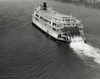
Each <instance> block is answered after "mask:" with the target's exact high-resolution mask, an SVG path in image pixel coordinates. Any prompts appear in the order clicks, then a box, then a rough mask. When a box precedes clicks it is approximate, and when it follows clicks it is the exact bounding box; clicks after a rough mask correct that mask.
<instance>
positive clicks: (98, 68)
mask: <svg viewBox="0 0 100 79" xmlns="http://www.w3.org/2000/svg"><path fill="white" fill-rule="evenodd" d="M44 1H46V2H47V3H48V6H52V7H54V10H56V11H58V12H61V13H63V14H72V15H73V16H75V17H77V18H78V19H80V20H81V21H82V23H83V25H84V32H85V37H86V40H87V43H86V44H84V43H83V42H82V41H81V42H79V41H78V40H79V39H80V38H79V37H75V38H74V39H72V40H75V41H76V42H74V41H73V42H72V43H71V44H70V45H67V44H65V43H63V42H59V41H56V40H53V39H52V38H51V37H49V36H48V35H46V34H44V33H43V32H42V31H41V30H39V29H38V28H36V26H35V25H32V24H31V22H32V20H31V18H32V17H31V13H32V8H33V7H35V5H36V4H40V3H42V2H44ZM99 30H100V10H98V9H92V8H89V7H85V6H83V5H75V4H71V3H69V4H68V3H64V2H63V1H57V0H56V1H53V0H52V1H50V0H17V1H15V0H0V79H100V31H99Z"/></svg>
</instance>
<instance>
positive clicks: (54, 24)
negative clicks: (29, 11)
mask: <svg viewBox="0 0 100 79" xmlns="http://www.w3.org/2000/svg"><path fill="white" fill-rule="evenodd" d="M35 16H36V17H39V15H38V14H35ZM40 19H42V20H43V21H45V22H47V23H49V24H51V21H49V20H47V19H45V18H43V17H42V16H40ZM52 25H53V26H57V24H56V23H54V22H53V23H52Z"/></svg>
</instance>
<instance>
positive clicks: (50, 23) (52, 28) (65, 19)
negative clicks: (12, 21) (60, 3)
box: [32, 3, 85, 42]
mask: <svg viewBox="0 0 100 79" xmlns="http://www.w3.org/2000/svg"><path fill="white" fill-rule="evenodd" d="M32 22H33V23H34V24H35V25H36V26H37V27H39V28H40V29H42V30H43V31H44V32H46V33H48V34H49V35H51V36H52V37H54V38H55V39H58V40H62V41H66V42H71V38H73V37H74V36H80V37H82V38H83V40H84V39H85V38H84V33H83V25H82V24H81V22H80V21H79V20H77V19H76V18H74V17H73V16H71V15H64V14H61V13H58V12H56V11H54V10H53V9H52V8H48V7H47V5H46V3H44V4H43V5H40V6H38V7H35V9H34V11H33V13H32Z"/></svg>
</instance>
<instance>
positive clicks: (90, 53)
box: [70, 37, 100, 64]
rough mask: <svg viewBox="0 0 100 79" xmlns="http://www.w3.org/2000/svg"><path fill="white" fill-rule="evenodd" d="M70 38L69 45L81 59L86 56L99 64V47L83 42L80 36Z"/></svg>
mask: <svg viewBox="0 0 100 79" xmlns="http://www.w3.org/2000/svg"><path fill="white" fill-rule="evenodd" d="M71 40H72V42H71V44H70V47H71V48H72V49H73V50H74V52H75V53H76V54H77V55H78V56H79V57H81V58H82V59H83V60H84V59H85V58H86V57H88V58H92V59H93V61H94V62H96V63H99V64H100V49H98V48H96V47H94V46H92V45H90V44H86V43H84V41H83V40H82V38H81V37H74V38H72V39H71Z"/></svg>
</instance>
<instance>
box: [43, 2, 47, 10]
mask: <svg viewBox="0 0 100 79" xmlns="http://www.w3.org/2000/svg"><path fill="white" fill-rule="evenodd" d="M43 10H47V4H46V2H44V3H43Z"/></svg>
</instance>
